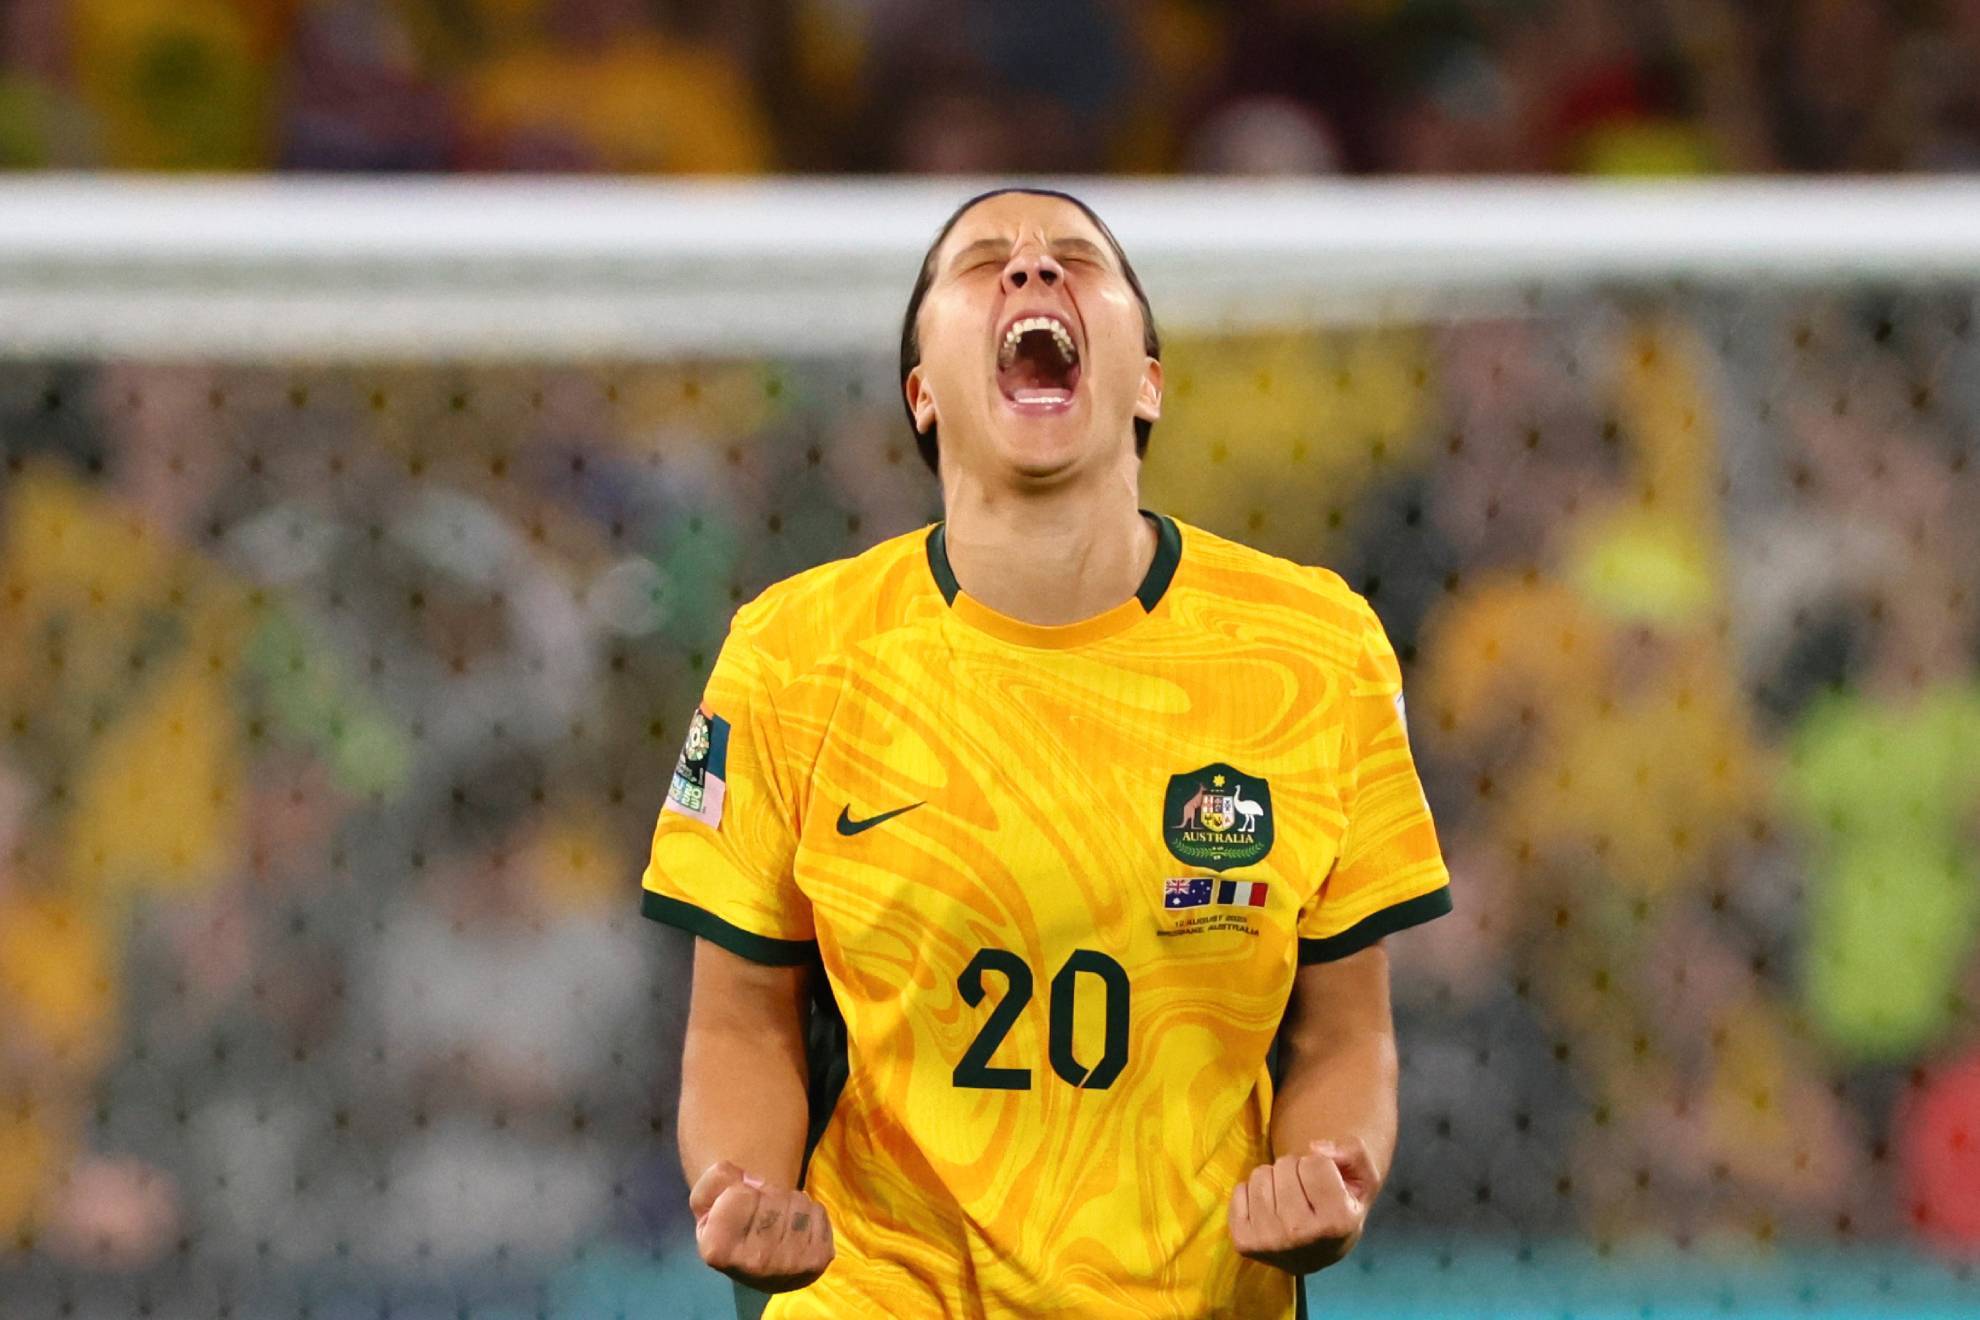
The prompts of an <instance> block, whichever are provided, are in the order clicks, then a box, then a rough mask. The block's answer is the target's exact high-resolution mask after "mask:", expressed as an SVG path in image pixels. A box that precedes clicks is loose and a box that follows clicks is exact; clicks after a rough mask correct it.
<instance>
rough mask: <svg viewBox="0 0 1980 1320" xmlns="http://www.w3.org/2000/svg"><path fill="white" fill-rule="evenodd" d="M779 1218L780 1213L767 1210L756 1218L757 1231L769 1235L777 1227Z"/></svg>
mask: <svg viewBox="0 0 1980 1320" xmlns="http://www.w3.org/2000/svg"><path fill="white" fill-rule="evenodd" d="M779 1217H780V1212H779V1211H776V1210H765V1211H764V1212H763V1213H762V1214H760V1215H758V1216H757V1217H756V1231H757V1232H759V1233H768V1232H769V1231H770V1230H771V1229H773V1228H775V1227H776V1226H777V1220H778V1218H779Z"/></svg>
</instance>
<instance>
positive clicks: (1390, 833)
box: [643, 515, 1450, 1320]
mask: <svg viewBox="0 0 1980 1320" xmlns="http://www.w3.org/2000/svg"><path fill="white" fill-rule="evenodd" d="M1150 517H1152V518H1155V521H1156V523H1157V526H1158V528H1159V531H1160V538H1159V540H1160V548H1159V550H1158V553H1157V554H1156V557H1155V560H1154V563H1153V565H1152V566H1151V567H1150V569H1149V572H1148V576H1147V578H1146V580H1145V581H1144V582H1143V583H1142V586H1141V589H1140V591H1139V592H1138V593H1137V594H1136V596H1135V597H1134V598H1133V599H1131V600H1128V601H1125V602H1123V603H1122V604H1121V605H1119V606H1117V607H1116V608H1114V609H1111V610H1108V611H1107V612H1105V613H1104V614H1101V615H1098V616H1096V617H1094V618H1091V619H1087V620H1085V621H1083V622H1080V623H1076V624H1071V625H1067V626H1063V627H1040V626H1036V625H1032V624H1027V623H1023V622H1020V621H1018V620H1015V619H1012V618H1009V617H1007V616H1005V615H1002V614H999V613H996V612H995V611H993V610H991V609H989V608H987V607H986V606H984V605H983V604H981V603H980V602H978V601H976V600H973V599H972V598H971V597H969V596H968V595H967V594H964V593H963V592H961V591H960V590H959V589H958V587H957V585H956V580H955V576H954V574H953V573H952V572H951V571H950V569H949V563H948V557H947V555H946V553H945V551H944V548H943V528H942V525H941V524H939V523H938V524H936V525H935V526H934V527H932V528H929V529H924V530H922V531H919V532H915V533H912V534H910V535H907V536H902V537H897V538H895V539H893V540H890V541H887V542H885V543H883V544H881V545H878V546H876V547H874V548H873V549H872V550H869V551H867V552H866V553H865V554H862V555H859V556H858V557H856V558H853V559H847V560H842V561H840V562H837V563H832V564H827V565H825V566H823V567H821V568H817V569H813V570H811V571H809V572H806V573H802V574H799V575H798V576H796V577H794V578H791V579H789V580H787V581H785V582H782V583H779V584H778V585H776V586H774V587H772V588H770V589H769V590H768V591H766V592H764V593H763V595H762V596H760V597H758V598H757V599H756V600H755V601H753V602H752V603H750V604H749V605H747V606H745V607H743V609H741V610H740V611H738V612H737V614H736V617H735V620H734V623H733V626H732V627H731V630H730V634H729V638H728V641H727V643H726V644H725V645H724V647H723V649H722V654H721V657H720V659H719V660H718V661H717V663H716V666H715V669H714V672H713V674H712V675H711V676H710V678H709V682H708V689H707V694H706V697H705V699H704V700H703V702H702V704H701V707H700V709H699V710H698V711H697V712H696V713H695V715H694V718H693V720H692V723H691V725H690V728H689V731H688V739H687V747H686V750H685V751H684V752H683V754H682V757H681V761H680V765H679V767H678V768H677V770H676V772H675V775H674V780H673V784H672V787H671V788H670V790H669V794H668V799H667V802H666V804H665V806H664V807H663V808H662V810H661V812H660V819H659V825H658V828H657V830H656V831H655V834H654V840H653V856H652V862H651V864H650V865H649V867H648V868H647V871H646V875H645V882H644V883H645V891H644V894H643V900H644V909H645V911H646V913H647V915H648V916H651V917H654V918H657V919H658V920H661V921H665V922H668V923H670V924H673V925H676V926H680V927H684V928H685V929H687V930H690V931H693V932H694V933H695V934H697V935H700V936H702V937H704V938H707V939H709V940H712V941H714V942H715V943H717V944H720V945H722V946H723V947H725V948H728V949H730V950H732V951H734V952H736V953H738V954H741V955H743V956H744V957H747V958H752V959H756V960H758V961H762V962H768V963H780V964H788V965H795V964H801V963H809V962H811V961H813V960H816V962H817V963H818V964H820V965H821V966H822V968H823V971H824V978H823V983H822V984H823V991H822V992H821V995H820V1006H821V1009H822V1010H823V1011H824V1012H825V1013H826V1014H827V1015H828V1020H829V1021H830V1022H831V1023H832V1025H833V1026H834V1027H835V1028H836V1029H837V1032H838V1034H837V1042H839V1043H838V1045H837V1046H836V1047H835V1048H837V1049H839V1050H841V1051H842V1053H840V1054H839V1057H838V1058H837V1060H829V1059H828V1060H821V1061H820V1066H818V1067H815V1068H814V1070H813V1082H812V1102H813V1106H814V1110H815V1111H816V1113H815V1115H814V1119H815V1121H814V1125H813V1132H814V1147H813V1150H812V1152H811V1155H810V1157H809V1160H808V1163H807V1169H806V1175H805V1187H806V1190H808V1191H809V1192H811V1193H812V1194H813V1195H814V1196H816V1197H817V1198H818V1200H819V1201H820V1202H821V1203H823V1204H824V1205H825V1207H826V1208H827V1210H828V1211H829V1212H830V1214H831V1216H832V1224H833V1229H834V1232H835V1235H836V1238H837V1243H838V1255H837V1257H836V1259H835V1260H834V1261H833V1264H832V1267H831V1268H830V1269H829V1270H828V1271H826V1273H825V1275H824V1277H823V1278H821V1279H820V1280H819V1281H818V1282H817V1283H815V1284H814V1285H812V1286H811V1287H810V1288H807V1289H804V1290H803V1291H800V1292H796V1293H788V1294H784V1295H782V1296H779V1297H777V1298H776V1299H774V1300H773V1301H772V1302H771V1304H770V1308H769V1310H768V1312H767V1315H768V1316H769V1317H772V1318H774V1320H788V1318H791V1317H813V1316H817V1317H844V1316H854V1315H889V1316H900V1317H920V1316H986V1317H987V1316H1061V1315H1062V1316H1081V1317H1106V1316H1123V1317H1126V1316H1133V1317H1147V1316H1178V1317H1181V1316H1189V1317H1201V1316H1209V1315H1216V1316H1242V1317H1247V1320H1250V1318H1253V1317H1261V1316H1291V1315H1292V1314H1293V1313H1294V1306H1295V1291H1296V1283H1295V1280H1294V1279H1293V1278H1292V1277H1291V1276H1289V1275H1287V1274H1285V1273H1282V1272H1280V1271H1278V1270H1275V1269H1272V1268H1270V1267H1268V1266H1264V1265H1259V1264H1255V1263H1253V1262H1250V1261H1246V1260H1244V1259H1243V1258H1241V1257H1240V1256H1238V1255H1237V1253H1236V1251H1235V1250H1234V1249H1233V1248H1232V1247H1231V1245H1230V1237H1229V1232H1228V1229H1227V1227H1226V1223H1225V1213H1226V1205H1227V1203H1228V1200H1229V1197H1230V1195H1231V1191H1232V1189H1233V1188H1234V1187H1235V1186H1236V1185H1237V1183H1238V1181H1239V1180H1240V1179H1242V1178H1244V1177H1245V1176H1246V1175H1247V1174H1249V1173H1250V1171H1251V1170H1252V1168H1253V1167H1254V1166H1256V1165H1258V1164H1260V1163H1264V1162H1266V1161H1269V1160H1270V1159H1271V1158H1272V1155H1271V1151H1270V1148H1269V1145H1268V1142H1267V1135H1266V1134H1267V1118H1268V1115H1269V1113H1270V1108H1271V1103H1272V1097H1271V1080H1270V1077H1269V1075H1268V1072H1267V1065H1266V1060H1267V1053H1268V1051H1269V1050H1270V1049H1271V1046H1272V1042H1273V1038H1274V1036H1275V1034H1276V1032H1277V1031H1278V1028H1279V1025H1280V1021H1281V1018H1282V1016H1283V1014H1284V1011H1285V1007H1286V1002H1287V998H1288V996H1289V995H1290V993H1291V991H1292V984H1293V976H1294V972H1295V970H1296V969H1297V967H1298V966H1299V964H1301V963H1310V962H1317V961H1325V960H1328V959H1332V958H1339V957H1342V956H1345V955H1347V954H1349V953H1353V952H1354V951H1356V950H1358V949H1362V948H1365V947H1367V946H1368V945H1370V944H1372V943H1374V942H1375V941H1376V940H1378V939H1380V938H1381V937H1382V936H1384V935H1386V934H1388V933H1390V932H1392V931H1396V930H1400V929H1402V928H1404V927H1406V926H1410V925H1413V924H1415V923H1417V922H1420V921H1425V920H1428V919H1430V918H1432V917H1435V916H1438V915H1440V914H1442V913H1444V912H1447V911H1449V910H1450V894H1449V881H1448V877H1447V875H1446V873H1445V870H1444V864H1443V861H1442V859H1441V857H1440V855H1439V852H1438V848H1437V840H1436V835H1435V832H1434V830H1433V828H1432V825H1431V821H1430V812H1429V808H1428V807H1427V805H1426V804H1425V802H1424V799H1423V792H1422V789H1421V787H1420V786H1419V784H1418V781H1417V776H1416V771H1415V767H1414V765H1413V763H1412V761H1411V759H1410V752H1409V745H1408V741H1407V739H1406V736H1405V732H1404V725H1403V720H1402V700H1401V678H1400V674H1399V672H1398V669H1397V666H1396V661H1395V657H1394V654H1393V652H1392V651H1391V650H1390V647H1389V644H1388V642H1387V640H1386V638H1385V637H1384V636H1383V633H1382V628H1381V625H1380V624H1379V623H1378V622H1377V621H1376V618H1375V615H1374V613H1373V611H1371V610H1370V609H1369V608H1368V605H1367V603H1366V602H1364V601H1363V600H1362V599H1361V598H1360V597H1359V596H1357V595H1355V594H1354V593H1353V592H1352V591H1350V590H1349V589H1348V588H1347V586H1346V585H1345V584H1344V583H1342V581H1341V580H1340V578H1339V577H1337V576H1335V575H1334V574H1332V573H1330V572H1328V571H1326V570H1325V569H1317V568H1304V567H1300V566H1297V565H1294V564H1291V563H1288V562H1286V561H1284V560H1280V559H1275V558H1273V557H1271V556H1268V555H1265V554H1262V553H1259V552H1258V551H1255V550H1251V549H1248V548H1246V547H1244V546H1241V545H1237V544H1235V543H1233V542H1231V541H1227V540H1224V539H1222V538H1220V537H1217V536H1214V535H1211V534H1210V533H1208V532H1203V531H1199V530H1197V529H1195V528H1193V527H1186V526H1179V525H1178V524H1177V523H1175V522H1174V521H1172V520H1170V519H1168V518H1160V517H1155V515H1150ZM814 1034H815V1035H818V1034H823V1033H814Z"/></svg>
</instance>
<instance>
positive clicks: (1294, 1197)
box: [1231, 1141, 1375, 1274]
mask: <svg viewBox="0 0 1980 1320" xmlns="http://www.w3.org/2000/svg"><path fill="white" fill-rule="evenodd" d="M1374 1193H1375V1162H1374V1161H1373V1160H1372V1159H1370V1158H1369V1156H1368V1150H1367V1148H1366V1147H1365V1146H1363V1145H1362V1144H1361V1143H1360V1142H1359V1141H1348V1142H1331V1141H1316V1142H1314V1143H1313V1147H1312V1149H1311V1151H1310V1152H1309V1153H1308V1154H1305V1155H1281V1156H1280V1157H1279V1158H1278V1159H1276V1160H1274V1161H1272V1163H1270V1164H1261V1165H1259V1166H1258V1167H1257V1168H1255V1169H1253V1170H1252V1171H1251V1176H1250V1177H1249V1178H1247V1179H1245V1180H1244V1181H1243V1182H1241V1183H1239V1184H1238V1185H1237V1190H1236V1191H1235V1192H1232V1193H1231V1242H1232V1243H1233V1244H1234V1245H1235V1246H1236V1247H1237V1249H1238V1252H1239V1254H1241V1255H1244V1256H1247V1257H1249V1258H1250V1259H1252V1260H1256V1261H1263V1262H1264V1263H1265V1264H1267V1265H1273V1266H1277V1267H1278V1268H1279V1269H1282V1270H1285V1271H1286V1272H1287V1273H1289V1274H1311V1273H1312V1272H1313V1271H1315V1270H1324V1269H1326V1268H1327V1267H1328V1266H1329V1265H1332V1264H1333V1263H1334V1262H1336V1261H1338V1260H1339V1259H1340V1258H1341V1257H1343V1256H1345V1255H1347V1254H1348V1251H1349V1250H1350V1249H1352V1248H1353V1246H1354V1244H1355V1243H1356V1242H1357V1241H1359V1240H1360V1238H1361V1226H1362V1224H1363V1223H1364V1222H1365V1221H1366V1220H1367V1218H1368V1205H1369V1202H1370V1201H1372V1200H1373V1199H1374Z"/></svg>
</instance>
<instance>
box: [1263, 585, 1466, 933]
mask: <svg viewBox="0 0 1980 1320" xmlns="http://www.w3.org/2000/svg"><path fill="white" fill-rule="evenodd" d="M1357 604H1358V605H1359V606H1360V613H1361V614H1362V616H1363V620H1362V641H1361V650H1360V656H1359V659H1358V660H1357V662H1356V664H1355V668H1354V672H1353V673H1352V674H1351V675H1349V677H1348V691H1347V701H1346V708H1347V709H1346V728H1345V729H1344V730H1343V731H1342V736H1341V761H1340V766H1339V769H1338V774H1339V775H1340V787H1339V791H1340V797H1341V805H1342V809H1343V811H1344V812H1345V814H1346V816H1347V828H1346V830H1345V831H1344V833H1343V834H1342V837H1341V846H1340V852H1339V855H1338V856H1337V858H1336V859H1335V862H1334V867H1333V870H1332V871H1331V872H1330V873H1329V874H1328V876H1327V878H1326V880H1325V881H1324V882H1322V884H1321V886H1320V890H1319V892H1318V893H1316V894H1315V895H1314V897H1313V898H1312V900H1311V901H1309V902H1308V903H1307V905H1306V907H1305V908H1304V909H1302V910H1301V912H1300V917H1299V960H1300V961H1301V962H1302V963H1315V962H1331V961H1332V960H1334V959H1336V958H1345V957H1347V956H1348V955H1349V954H1351V953H1357V952H1359V951H1361V950H1362V949H1365V948H1367V947H1368V946H1369V945H1371V944H1374V943H1375V942H1376V941H1377V940H1380V939H1381V938H1382V937H1383V936H1385V935H1391V934H1394V933H1395V932H1396V931H1399V930H1403V929H1406V928H1408V927H1410V926H1414V925H1417V924H1418V923H1420V922H1425V921H1429V920H1430V919H1431V918H1433V917H1440V916H1442V915H1444V914H1445V913H1446V912H1449V911H1450V910H1451V888H1450V875H1449V873H1448V872H1447V871H1446V870H1445V869H1444V858H1443V853H1442V851H1441V850H1440V849H1439V848H1438V846H1437V831H1436V827H1435V825H1433V824H1432V823H1431V820H1430V804H1429V803H1428V802H1427V801H1426V800H1425V799H1424V796H1423V785H1422V782H1421V781H1420V780H1419V779H1418V778H1417V774H1416V761H1415V759H1414V758H1413V757H1412V756H1411V755H1410V750H1409V734H1408V729H1407V721H1406V717H1405V715H1404V710H1403V697H1402V670H1401V668H1400V667H1399V666H1398V665H1397V664H1396V655H1395V651H1394V650H1393V649H1392V648H1391V647H1390V646H1389V639H1388V637H1387V636H1385V635H1384V634H1383V632H1382V625H1381V622H1380V621H1379V620H1378V619H1376V617H1375V612H1374V611H1373V610H1371V609H1369V608H1368V606H1367V604H1366V602H1361V601H1357Z"/></svg>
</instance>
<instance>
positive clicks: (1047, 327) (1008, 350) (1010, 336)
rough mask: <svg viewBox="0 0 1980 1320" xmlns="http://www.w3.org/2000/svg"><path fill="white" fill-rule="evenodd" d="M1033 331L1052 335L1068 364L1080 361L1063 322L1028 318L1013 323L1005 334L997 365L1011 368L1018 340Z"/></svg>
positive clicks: (1033, 317) (1047, 318)
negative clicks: (1041, 331) (1042, 331)
mask: <svg viewBox="0 0 1980 1320" xmlns="http://www.w3.org/2000/svg"><path fill="white" fill-rule="evenodd" d="M1033 330H1044V331H1047V332H1048V333H1050V334H1051V336H1052V342H1053V343H1054V344H1056V345H1058V348H1059V356H1060V357H1062V358H1064V359H1065V360H1066V361H1067V362H1068V363H1071V362H1077V361H1079V350H1078V349H1076V348H1074V347H1073V341H1072V336H1071V335H1070V334H1068V333H1067V332H1066V327H1065V324H1064V323H1063V322H1061V321H1059V320H1058V319H1057V318H1056V317H1051V316H1027V317H1025V318H1024V319H1023V320H1021V321H1015V322H1013V323H1012V324H1011V328H1010V329H1009V330H1006V331H1005V332H1004V343H1003V346H1002V347H1001V348H999V349H998V351H997V365H998V366H1000V367H1008V366H1010V365H1011V362H1012V361H1013V360H1014V359H1015V358H1016V357H1017V346H1018V340H1020V339H1022V338H1024V337H1025V336H1026V335H1027V334H1029V333H1031V332H1032V331H1033Z"/></svg>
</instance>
